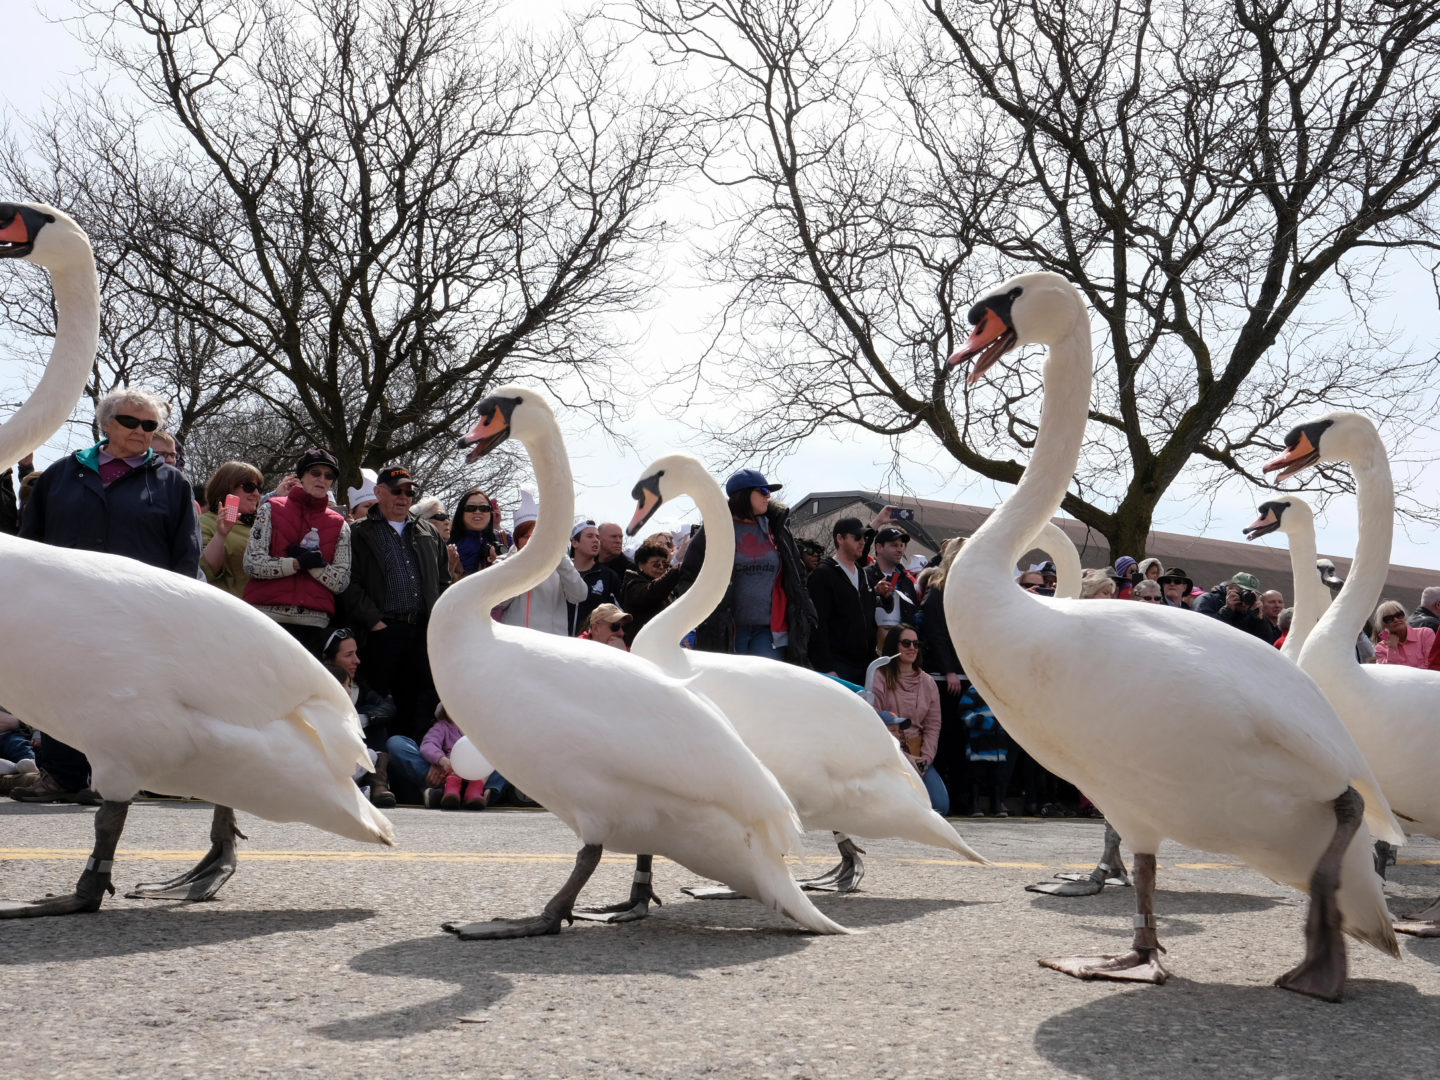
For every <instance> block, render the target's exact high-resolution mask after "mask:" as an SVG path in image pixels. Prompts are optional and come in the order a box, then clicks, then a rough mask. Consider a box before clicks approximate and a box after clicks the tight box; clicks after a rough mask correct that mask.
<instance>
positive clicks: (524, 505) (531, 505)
mask: <svg viewBox="0 0 1440 1080" xmlns="http://www.w3.org/2000/svg"><path fill="white" fill-rule="evenodd" d="M538 520H540V507H538V506H536V505H535V496H534V495H531V494H530V492H528V491H524V490H522V491H521V492H520V505H519V506H517V507H515V513H514V515H513V516H512V518H511V520H510V528H512V529H518V528H519V527H520V526H521V525H524V524H525V522H527V521H538Z"/></svg>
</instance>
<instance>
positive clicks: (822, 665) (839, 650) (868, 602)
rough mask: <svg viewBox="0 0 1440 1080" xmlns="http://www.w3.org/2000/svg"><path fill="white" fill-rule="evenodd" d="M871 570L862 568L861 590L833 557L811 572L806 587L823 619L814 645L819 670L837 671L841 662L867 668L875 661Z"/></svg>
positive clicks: (813, 659)
mask: <svg viewBox="0 0 1440 1080" xmlns="http://www.w3.org/2000/svg"><path fill="white" fill-rule="evenodd" d="M867 569H869V568H867V567H864V566H861V567H859V568H858V571H857V573H856V578H857V580H858V582H859V586H858V588H857V586H855V585H851V584H850V577H849V575H847V574H846V573H845V571H844V570H843V569H842V568H841V566H840V564H839V563H838V562H836V561H835V557H834V556H833V555H830V556H827V557H826V558H824V559H821V560H820V565H819V566H817V567H815V569H814V570H813V571H812V572H811V574H810V580H809V581H808V582H806V584H807V585H808V586H809V588H810V599H811V600H813V601H814V603H815V614H816V616H817V617H818V618H819V622H818V623H817V625H816V628H815V637H814V638H813V639H812V640H811V642H810V660H811V662H812V663H813V664H814V665H815V670H816V671H835V670H837V668H836V662H837V661H840V662H843V663H846V664H849V665H854V666H859V667H861V668H864V667H867V666H868V665H869V664H870V661H872V660H874V659H875V602H876V601H875V587H874V584H873V582H872V580H871V578H872V576H873V575H871V574H869V573H867V572H866V571H867ZM877 572H878V571H877Z"/></svg>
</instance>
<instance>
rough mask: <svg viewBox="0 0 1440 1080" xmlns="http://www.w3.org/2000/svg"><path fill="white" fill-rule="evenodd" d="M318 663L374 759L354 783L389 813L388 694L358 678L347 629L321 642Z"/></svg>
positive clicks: (392, 798)
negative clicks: (340, 690) (356, 720)
mask: <svg viewBox="0 0 1440 1080" xmlns="http://www.w3.org/2000/svg"><path fill="white" fill-rule="evenodd" d="M320 661H321V663H323V664H324V665H325V667H326V668H328V669H329V671H330V674H332V675H334V676H335V678H336V679H337V680H338V681H339V683H340V685H341V686H343V687H344V688H345V692H346V693H347V694H349V695H350V704H351V705H354V706H355V714H356V715H357V716H359V717H360V727H361V728H362V729H363V730H364V732H365V746H366V747H367V748H368V749H369V750H370V752H371V756H372V758H373V760H374V765H373V767H372V768H371V771H370V772H368V773H366V774H365V775H364V776H361V777H359V778H358V779H357V780H356V783H358V784H359V785H360V786H361V787H362V788H369V789H370V801H371V803H373V804H374V805H376V806H378V807H380V808H381V809H383V810H389V809H391V808H392V807H394V805H395V793H394V792H393V791H392V790H391V789H390V754H389V741H390V721H391V720H394V719H395V701H394V699H392V698H391V697H390V695H389V694H382V693H379V692H378V691H376V690H372V689H370V687H369V686H367V685H366V684H365V682H364V680H363V679H361V678H360V650H359V649H358V648H357V647H356V645H355V632H354V631H353V630H351V629H350V628H349V627H348V626H342V627H340V628H339V629H338V630H334V631H332V632H331V634H330V636H329V637H327V638H326V639H325V645H324V647H323V648H322V649H321V650H320ZM416 801H418V797H417V798H416Z"/></svg>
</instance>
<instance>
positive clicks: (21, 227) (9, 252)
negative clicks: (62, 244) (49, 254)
mask: <svg viewBox="0 0 1440 1080" xmlns="http://www.w3.org/2000/svg"><path fill="white" fill-rule="evenodd" d="M54 220H55V219H54V218H53V217H51V216H50V215H48V214H43V213H41V212H40V211H38V210H35V209H33V208H32V207H29V206H21V205H20V204H19V203H0V258H6V259H18V258H21V257H22V256H25V255H29V254H30V252H32V251H34V250H35V234H36V233H38V232H39V231H40V230H41V229H42V228H44V227H45V223H46V222H47V221H54Z"/></svg>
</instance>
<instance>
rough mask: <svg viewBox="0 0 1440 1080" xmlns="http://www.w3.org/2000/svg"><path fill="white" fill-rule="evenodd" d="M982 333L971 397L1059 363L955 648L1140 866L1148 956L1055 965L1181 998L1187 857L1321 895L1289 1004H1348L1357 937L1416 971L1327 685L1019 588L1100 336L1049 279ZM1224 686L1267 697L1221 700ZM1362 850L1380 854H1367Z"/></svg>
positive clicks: (1390, 829) (993, 703)
mask: <svg viewBox="0 0 1440 1080" xmlns="http://www.w3.org/2000/svg"><path fill="white" fill-rule="evenodd" d="M969 319H970V322H971V323H972V324H973V325H974V327H975V330H974V332H973V333H972V334H971V336H970V340H969V341H968V342H967V344H966V346H965V348H964V349H962V350H961V351H959V352H957V353H956V354H955V355H954V356H952V357H951V358H950V362H951V363H952V364H953V363H959V362H960V361H962V360H965V359H968V358H971V357H974V358H975V366H974V369H973V370H972V371H971V373H970V376H969V381H971V382H974V381H975V380H976V379H978V378H979V377H980V376H981V375H982V374H983V373H984V372H985V371H986V369H988V368H989V367H990V366H991V365H992V364H993V363H994V362H995V361H996V360H997V359H999V357H1000V356H1001V355H1002V354H1004V353H1005V352H1007V351H1009V350H1010V349H1012V348H1014V347H1015V346H1017V345H1021V344H1031V343H1044V344H1048V345H1049V346H1050V355H1049V357H1048V359H1047V361H1046V364H1045V371H1044V384H1045V399H1044V405H1043V408H1042V412H1041V418H1040V431H1039V433H1038V434H1037V436H1036V440H1035V448H1034V453H1033V455H1032V457H1031V460H1030V464H1029V467H1028V468H1027V469H1026V470H1025V475H1024V477H1023V478H1022V479H1021V481H1020V483H1019V484H1018V485H1017V486H1016V488H1015V491H1014V492H1013V494H1012V495H1011V497H1010V498H1009V499H1008V500H1007V501H1006V502H1005V504H1004V505H1003V506H1002V507H1000V509H999V510H997V511H996V512H995V513H993V514H991V515H990V517H989V519H988V520H987V521H986V522H985V523H984V525H982V526H981V528H980V529H979V530H978V531H977V532H976V533H975V535H974V536H972V537H971V538H970V540H969V541H968V542H967V543H966V545H965V547H964V549H963V550H962V551H961V552H960V556H959V558H958V559H956V561H955V565H954V566H953V567H952V568H951V571H950V576H949V578H948V580H947V583H946V590H945V602H946V611H947V616H948V621H949V626H950V633H951V635H952V637H953V638H954V641H955V647H956V651H957V653H958V654H959V656H960V659H961V662H962V663H963V664H964V665H965V671H966V673H967V674H968V675H969V676H970V678H971V679H972V680H973V681H974V682H975V684H976V685H977V686H978V687H979V688H980V692H981V694H983V695H984V697H985V700H986V702H988V703H989V705H990V707H991V708H992V709H993V710H994V711H995V713H996V715H997V716H998V717H999V718H1000V722H1001V723H1002V724H1004V725H1005V728H1006V730H1007V731H1009V732H1010V734H1012V735H1013V736H1014V737H1015V738H1016V740H1017V741H1018V742H1019V743H1020V744H1021V745H1022V746H1023V747H1025V749H1026V750H1028V751H1029V752H1030V753H1031V754H1033V755H1034V756H1035V758H1036V759H1037V760H1038V761H1039V762H1040V763H1041V764H1042V765H1044V766H1045V767H1046V768H1048V769H1050V770H1051V771H1052V772H1055V773H1057V774H1059V775H1060V776H1064V777H1066V778H1067V779H1069V780H1070V781H1071V782H1073V783H1075V784H1077V785H1078V786H1079V787H1080V788H1081V789H1082V790H1084V791H1085V792H1086V793H1087V794H1089V796H1090V797H1091V798H1092V799H1094V800H1095V801H1096V803H1097V804H1098V805H1099V806H1100V808H1101V809H1102V810H1103V811H1104V812H1105V816H1106V818H1107V820H1109V821H1110V823H1111V824H1112V825H1114V826H1115V828H1116V830H1117V831H1118V832H1119V834H1120V836H1121V837H1122V838H1123V839H1124V840H1125V842H1126V844H1127V845H1128V846H1129V847H1130V849H1131V851H1133V852H1135V860H1134V869H1133V874H1134V881H1135V892H1136V904H1137V909H1138V914H1137V916H1136V932H1135V939H1134V943H1133V947H1132V951H1131V952H1129V953H1128V954H1126V955H1124V956H1118V957H1071V958H1058V959H1053V960H1045V961H1042V963H1044V964H1046V965H1047V966H1051V967H1055V968H1057V969H1059V970H1061V971H1065V972H1067V973H1069V974H1072V975H1077V976H1080V977H1084V978H1092V977H1106V978H1122V979H1134V980H1139V981H1149V982H1162V981H1164V979H1165V978H1166V972H1165V969H1164V968H1163V967H1162V966H1161V964H1160V960H1159V953H1160V942H1159V939H1158V937H1157V935H1156V932H1155V916H1154V889H1155V852H1156V850H1157V849H1158V847H1159V845H1160V842H1161V841H1162V840H1163V839H1165V838H1166V837H1172V838H1174V839H1176V840H1178V841H1180V842H1181V843H1184V844H1187V845H1190V846H1191V847H1196V848H1201V849H1205V850H1210V851H1220V852H1227V853H1230V854H1233V855H1235V856H1238V857H1239V858H1241V859H1243V860H1244V861H1245V862H1246V863H1248V864H1249V865H1251V866H1253V867H1254V868H1255V869H1257V870H1259V871H1260V872H1261V873H1263V874H1265V875H1266V876H1268V877H1270V878H1273V879H1275V880H1277V881H1281V882H1285V883H1287V884H1290V885H1293V886H1295V887H1296V888H1299V889H1303V890H1308V891H1309V892H1310V894H1311V914H1310V918H1309V920H1308V922H1307V926H1306V958H1305V960H1304V961H1303V962H1302V963H1301V964H1300V965H1299V966H1298V967H1296V968H1295V969H1294V970H1293V971H1291V972H1289V973H1287V974H1286V975H1284V976H1282V977H1281V979H1280V980H1279V985H1281V986H1285V987H1287V988H1289V989H1293V990H1297V991H1300V992H1302V993H1307V994H1312V995H1314V996H1318V997H1322V998H1326V999H1330V1000H1334V999H1338V997H1339V995H1340V993H1341V991H1342V989H1343V987H1344V980H1345V946H1344V941H1343V939H1342V937H1341V936H1340V931H1341V929H1342V927H1343V929H1344V930H1346V931H1348V932H1349V933H1351V934H1353V935H1355V936H1356V937H1359V938H1361V939H1362V940H1365V941H1368V942H1370V943H1372V944H1374V945H1376V946H1377V947H1378V948H1381V949H1383V950H1385V951H1387V952H1389V953H1391V954H1392V955H1395V954H1397V952H1398V946H1397V944H1396V941H1395V936H1394V933H1393V931H1392V930H1391V929H1390V922H1389V918H1388V915H1387V913H1386V911H1385V901H1384V897H1383V896H1382V894H1381V890H1380V879H1379V878H1378V877H1376V875H1375V874H1374V871H1373V869H1372V867H1371V865H1370V857H1369V847H1370V845H1369V842H1368V838H1365V825H1364V821H1368V822H1370V823H1372V827H1374V828H1376V829H1377V830H1378V831H1379V833H1380V835H1381V836H1382V837H1383V838H1384V839H1387V840H1391V839H1398V838H1399V836H1400V830H1399V828H1398V826H1397V825H1396V824H1395V822H1394V820H1393V818H1392V817H1391V816H1390V812H1389V807H1388V805H1387V803H1386V802H1385V798H1384V796H1383V795H1382V794H1381V792H1380V789H1379V786H1378V785H1377V784H1376V783H1375V781H1374V779H1373V777H1372V776H1371V773H1370V769H1369V767H1368V766H1367V765H1366V764H1365V760H1364V758H1363V757H1362V756H1361V755H1360V752H1359V750H1357V749H1356V747H1355V744H1354V742H1353V741H1352V740H1351V738H1350V736H1349V735H1348V734H1347V733H1346V731H1345V728H1344V727H1343V726H1342V725H1341V723H1340V721H1339V718H1338V717H1336V715H1335V713H1334V711H1333V710H1332V709H1331V708H1330V706H1329V704H1328V703H1327V702H1326V700H1325V696H1324V695H1323V694H1322V693H1321V692H1320V689H1319V688H1318V687H1317V686H1316V685H1315V684H1314V682H1312V681H1311V680H1310V678H1309V677H1307V676H1306V675H1305V674H1304V673H1303V672H1302V671H1300V670H1299V668H1297V667H1296V666H1295V665H1294V664H1291V663H1290V662H1289V661H1287V660H1285V659H1284V658H1283V657H1282V656H1280V655H1279V653H1278V652H1277V651H1276V650H1275V649H1273V648H1271V647H1270V646H1268V645H1266V644H1265V643H1264V642H1262V641H1260V640H1259V639H1257V638H1253V637H1250V636H1249V635H1245V634H1237V633H1235V632H1234V631H1232V630H1231V629H1230V628H1228V627H1226V626H1224V625H1223V624H1221V623H1219V622H1216V621H1214V620H1209V619H1197V618H1196V617H1195V616H1194V615H1193V614H1191V613H1189V612H1184V611H1178V610H1175V609H1172V608H1164V607H1160V606H1159V605H1154V604H1138V603H1134V602H1133V601H1123V600H1090V601H1065V600H1050V601H1043V600H1040V599H1037V598H1036V597H1033V596H1031V595H1029V594H1027V593H1025V592H1023V591H1022V590H1019V589H1016V588H1015V587H1014V585H1013V583H1012V582H1011V581H1009V580H1008V579H1009V568H1010V566H1011V565H1013V563H1014V561H1015V558H1016V556H1017V555H1018V554H1019V553H1020V552H1021V551H1022V550H1023V548H1024V545H1025V544H1026V543H1027V542H1028V541H1029V539H1030V537H1031V536H1032V535H1033V534H1034V532H1035V530H1036V528H1037V527H1038V526H1039V525H1040V523H1041V522H1043V521H1044V520H1046V518H1048V517H1049V516H1050V514H1051V513H1053V512H1054V510H1055V508H1056V507H1058V506H1059V505H1060V501H1061V498H1062V497H1063V496H1064V494H1065V490H1066V487H1067V485H1068V483H1069V481H1070V478H1071V477H1072V476H1073V475H1074V471H1075V465H1076V462H1077V460H1078V458H1079V453H1080V446H1081V442H1082V440H1083V438H1084V433H1085V419H1086V415H1087V410H1088V408H1089V404H1090V387H1091V365H1092V357H1091V351H1090V329H1089V320H1088V315H1087V312H1086V308H1085V305H1084V302H1083V301H1082V299H1081V298H1080V295H1079V294H1078V293H1077V292H1076V290H1075V289H1074V288H1073V287H1072V286H1071V285H1070V284H1069V283H1068V282H1066V281H1065V280H1064V279H1063V278H1061V277H1059V276H1058V275H1055V274H1049V273H1039V274H1025V275H1023V276H1021V277H1018V278H1014V279H1012V280H1010V281H1008V282H1006V283H1005V284H1004V285H1002V286H1001V287H1000V288H999V289H998V290H997V291H995V292H993V293H991V294H989V295H987V296H985V297H984V298H982V299H981V300H980V301H979V302H978V303H977V304H976V305H975V306H974V307H973V308H972V309H971V311H970V313H969ZM1016 641H1024V642H1025V643H1026V647H1025V648H1024V649H1016V648H1013V647H1012V646H1011V644H1010V643H1012V642H1016ZM1137 670H1139V671H1152V670H1153V671H1164V672H1165V679H1166V685H1167V689H1168V691H1169V693H1168V695H1167V701H1166V703H1164V704H1163V705H1158V706H1157V705H1156V704H1155V703H1153V702H1151V701H1149V700H1148V699H1146V698H1144V697H1143V696H1136V695H1130V694H1116V693H1114V692H1113V691H1114V687H1116V686H1121V685H1124V684H1125V683H1126V681H1127V680H1128V679H1130V678H1131V677H1132V675H1133V672H1135V671H1137ZM1217 677H1220V678H1223V679H1224V680H1225V681H1226V684H1227V685H1229V686H1232V687H1236V688H1240V689H1241V690H1244V689H1249V690H1250V691H1251V693H1250V694H1249V696H1245V695H1244V694H1243V693H1237V694H1233V695H1221V696H1219V697H1217V695H1216V694H1215V692H1214V688H1215V680H1216V678H1217ZM1357 789H1358V791H1359V792H1360V793H1363V795H1364V797H1365V802H1364V803H1362V800H1361V797H1360V794H1357ZM1366 803H1368V805H1366ZM1362 808H1363V814H1364V821H1362ZM1357 833H1359V834H1360V835H1361V837H1362V841H1363V842H1361V843H1351V840H1352V838H1353V837H1354V836H1355V835H1356V834H1357Z"/></svg>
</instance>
